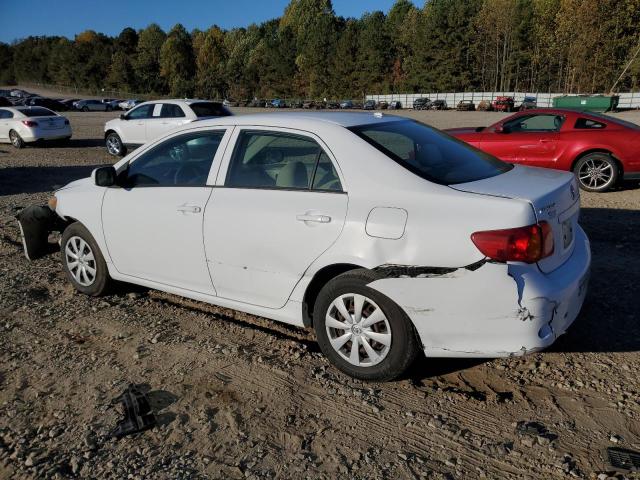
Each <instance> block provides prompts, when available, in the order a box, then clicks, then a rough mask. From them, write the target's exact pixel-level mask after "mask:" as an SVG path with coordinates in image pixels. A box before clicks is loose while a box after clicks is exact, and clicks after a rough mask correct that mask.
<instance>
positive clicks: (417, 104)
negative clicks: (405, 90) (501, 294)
mask: <svg viewBox="0 0 640 480" xmlns="http://www.w3.org/2000/svg"><path fill="white" fill-rule="evenodd" d="M429 108H431V100H430V99H428V98H427V97H420V98H416V99H415V100H414V101H413V109H414V110H428V109H429Z"/></svg>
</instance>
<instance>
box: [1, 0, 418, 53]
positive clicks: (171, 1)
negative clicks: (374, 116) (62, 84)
mask: <svg viewBox="0 0 640 480" xmlns="http://www.w3.org/2000/svg"><path fill="white" fill-rule="evenodd" d="M288 3H289V0H128V1H127V0H108V1H106V0H0V42H6V43H11V42H12V41H14V40H17V39H20V38H25V37H28V36H29V35H61V36H66V37H69V38H71V39H72V38H73V37H74V35H76V34H77V33H80V32H82V31H84V30H95V31H97V32H101V33H105V34H107V35H110V36H115V35H117V34H119V33H120V32H121V31H122V29H123V28H125V27H133V28H135V29H136V30H137V29H140V28H144V27H146V26H147V25H149V24H150V23H154V22H155V23H157V24H158V25H160V26H161V27H162V28H163V29H164V30H165V31H168V30H169V29H170V28H171V27H172V26H173V25H175V24H176V23H182V24H183V25H184V26H185V27H186V29H187V30H189V31H191V30H192V29H194V28H199V29H201V30H204V29H206V28H208V27H210V26H211V25H214V24H217V25H218V26H220V27H222V28H224V29H230V28H233V27H244V26H247V25H250V24H251V23H260V22H263V21H265V20H269V19H271V18H275V17H279V16H281V15H282V12H284V8H285V7H286V6H287V4H288ZM393 3H394V0H333V8H334V10H335V12H336V15H339V16H343V17H360V16H361V15H362V14H363V13H364V12H367V11H369V12H371V11H375V10H382V11H383V12H385V13H386V12H388V11H389V9H390V8H391V6H392V5H393ZM413 3H415V4H417V5H418V4H420V5H422V3H423V2H421V1H420V2H419V1H417V0H413Z"/></svg>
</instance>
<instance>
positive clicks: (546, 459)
mask: <svg viewBox="0 0 640 480" xmlns="http://www.w3.org/2000/svg"><path fill="white" fill-rule="evenodd" d="M247 110H248V109H238V111H237V113H243V112H245V111H247ZM260 111H263V110H260ZM403 114H406V115H409V116H413V117H418V118H420V119H422V120H424V121H426V122H427V123H431V124H433V125H435V126H437V127H441V128H445V127H451V126H465V125H483V124H487V123H492V122H493V121H495V120H497V119H499V118H500V117H501V114H499V113H482V112H472V113H457V112H417V113H416V112H404V113H403ZM621 115H623V116H624V117H625V118H628V119H630V120H636V121H638V120H640V115H638V113H636V112H630V113H626V114H621ZM114 116H115V114H114V113H110V114H104V113H86V114H84V113H70V114H69V115H68V117H69V118H70V120H71V123H72V126H73V129H74V139H73V140H72V141H71V143H70V144H69V145H68V146H65V147H30V148H25V149H23V150H20V151H16V150H14V149H13V148H12V147H11V146H9V145H6V144H0V478H12V479H14V478H97V479H107V478H113V479H122V478H134V479H147V478H161V479H164V478H167V479H173V478H224V479H227V478H253V479H257V478H260V479H261V478H313V479H316V478H327V479H329V478H355V479H377V478H379V479H386V478H429V479H473V478H492V479H493V478H513V479H539V478H544V479H556V478H566V477H575V478H594V479H595V478H607V475H606V474H604V472H607V467H606V459H605V456H604V450H605V449H606V447H608V446H622V447H626V448H632V449H639V450H640V422H639V419H640V403H639V401H638V398H639V397H638V394H639V391H640V380H639V377H638V368H639V367H640V357H639V355H638V351H639V350H640V325H639V323H638V320H639V319H640V318H639V316H638V314H637V310H636V303H637V294H638V285H639V284H640V256H639V255H638V253H637V252H638V251H639V250H640V244H639V241H638V232H639V229H638V225H639V224H640V218H639V213H638V210H639V208H640V189H639V188H638V186H637V184H628V185H625V186H624V187H622V188H620V189H619V190H617V191H614V192H611V193H606V194H601V195H593V194H583V196H582V205H583V210H582V224H583V226H584V228H585V229H586V231H587V233H588V235H589V237H590V238H591V241H592V250H593V272H592V276H591V284H590V293H589V295H588V298H587V302H586V304H585V306H584V309H583V312H582V313H581V315H580V316H579V318H578V319H577V321H576V323H575V324H574V325H573V327H572V328H571V329H570V331H569V332H568V333H567V335H565V336H564V337H562V338H561V339H560V340H559V341H558V342H557V343H556V344H555V345H554V346H553V348H551V349H550V350H548V351H546V352H543V353H539V354H535V355H530V356H527V357H524V358H507V359H499V360H474V361H462V360H451V359H433V360H427V359H421V360H420V361H418V363H417V364H416V365H415V366H414V368H413V369H412V371H411V372H410V374H409V375H408V376H407V377H406V378H404V379H402V380H400V381H396V382H392V383H386V384H376V383H363V382H360V381H357V380H353V379H351V378H348V377H346V376H344V375H342V374H341V373H339V372H338V371H336V370H335V369H334V368H332V367H331V366H330V365H329V364H328V362H327V361H326V360H325V359H324V358H323V357H322V355H321V354H320V353H319V350H318V347H317V346H316V344H315V342H314V337H313V333H312V332H310V331H306V330H303V329H296V328H291V327H288V326H285V325H280V324H278V323H275V322H272V321H268V320H265V319H261V318H257V317H254V316H250V315H246V314H242V313H239V312H235V311H231V310H226V309H221V308H217V307H213V306H209V305H206V304H202V303H198V302H194V301H190V300H185V299H181V298H179V297H175V296H172V295H168V294H164V293H160V292H156V291H150V290H145V289H141V288H136V287H131V286H122V287H121V288H120V289H119V290H118V291H117V292H116V293H114V294H112V295H109V296H107V297H103V298H89V297H86V296H83V295H80V294H78V293H76V292H75V291H74V290H73V289H72V288H71V286H70V285H69V284H68V283H67V282H66V281H65V279H64V277H63V274H62V271H61V267H60V261H59V257H58V256H57V255H51V256H49V257H46V258H43V259H40V260H37V261H35V262H32V263H29V262H27V261H26V260H25V258H24V257H23V255H22V252H21V245H20V238H19V230H18V227H17V224H16V222H15V220H14V215H15V214H16V213H17V212H18V211H19V210H20V209H21V208H23V207H25V206H27V205H30V204H34V203H35V204H42V203H43V202H45V201H46V199H47V198H48V197H49V196H50V192H51V190H53V189H54V188H56V187H58V186H60V185H63V184H65V183H67V182H69V181H71V180H73V179H75V178H78V177H82V176H85V175H88V174H89V172H90V171H91V169H92V168H93V167H94V166H96V165H101V164H105V163H110V162H111V161H112V158H110V157H109V156H108V155H107V154H106V153H105V150H104V148H103V147H102V140H101V138H102V125H103V124H104V122H105V121H106V120H107V119H109V118H112V117H114ZM633 252H636V253H633ZM634 299H636V300H634ZM130 383H134V384H138V385H141V388H143V389H145V390H146V391H147V392H148V396H149V398H150V401H151V403H152V404H153V406H154V408H155V409H156V411H157V413H158V419H159V426H158V427H156V428H154V429H153V430H150V431H147V432H145V433H143V434H140V435H137V436H133V437H128V438H125V439H122V440H119V441H117V440H113V439H111V438H110V437H109V432H110V431H111V429H112V428H113V427H114V426H115V424H116V422H117V420H118V419H119V412H118V410H117V409H116V408H113V406H112V405H111V401H112V399H113V398H115V397H116V396H118V395H119V394H120V393H121V392H122V391H123V389H124V388H125V387H126V386H127V385H128V384H130ZM519 422H537V423H536V424H533V425H530V427H531V428H529V429H525V430H526V432H522V429H519V428H518V425H523V423H519ZM537 424H539V425H537ZM525 425H526V423H525ZM534 427H535V428H534ZM610 473H611V472H610ZM611 475H613V473H611ZM633 475H634V474H628V475H627V477H628V478H640V477H638V474H635V475H636V476H635V477H634V476H633ZM616 478H622V476H620V475H618V477H616Z"/></svg>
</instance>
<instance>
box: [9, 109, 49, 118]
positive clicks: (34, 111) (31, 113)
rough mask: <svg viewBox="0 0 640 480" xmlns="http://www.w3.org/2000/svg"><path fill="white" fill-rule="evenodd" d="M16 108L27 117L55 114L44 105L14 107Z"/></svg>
mask: <svg viewBox="0 0 640 480" xmlns="http://www.w3.org/2000/svg"><path fill="white" fill-rule="evenodd" d="M16 110H18V111H19V112H20V113H22V114H23V115H26V116H27V117H50V116H52V115H54V116H55V115H56V114H55V113H54V112H52V111H51V110H49V109H48V108H44V107H26V108H16Z"/></svg>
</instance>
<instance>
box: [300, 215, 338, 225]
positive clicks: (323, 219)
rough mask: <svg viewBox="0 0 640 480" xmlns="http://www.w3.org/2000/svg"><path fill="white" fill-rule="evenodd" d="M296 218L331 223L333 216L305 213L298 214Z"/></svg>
mask: <svg viewBox="0 0 640 480" xmlns="http://www.w3.org/2000/svg"><path fill="white" fill-rule="evenodd" d="M296 220H298V221H299V222H318V223H329V222H330V221H331V217H330V216H328V215H310V214H308V213H305V214H304V215H296Z"/></svg>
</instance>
